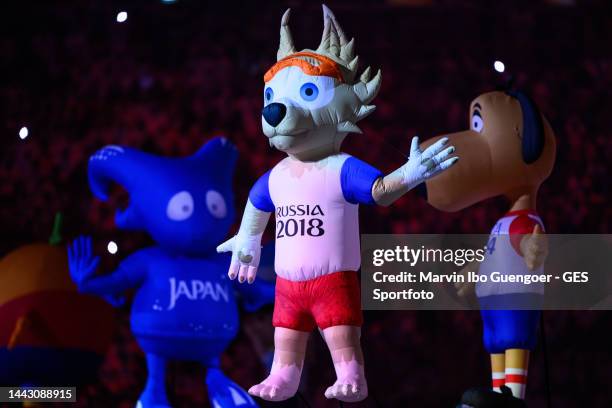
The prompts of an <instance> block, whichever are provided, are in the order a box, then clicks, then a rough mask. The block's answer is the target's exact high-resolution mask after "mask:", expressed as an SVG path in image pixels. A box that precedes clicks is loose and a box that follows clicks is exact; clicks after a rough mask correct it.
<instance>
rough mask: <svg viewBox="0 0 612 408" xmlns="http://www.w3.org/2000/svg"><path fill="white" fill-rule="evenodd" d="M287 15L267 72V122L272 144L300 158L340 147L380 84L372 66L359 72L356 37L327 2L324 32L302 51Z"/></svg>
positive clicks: (371, 108) (371, 107) (369, 110)
mask: <svg viewBox="0 0 612 408" xmlns="http://www.w3.org/2000/svg"><path fill="white" fill-rule="evenodd" d="M289 14H290V11H289V10H287V11H286V12H285V14H284V15H283V18H282V21H281V30H280V46H279V48H278V53H277V60H278V61H277V62H276V64H274V65H273V66H272V67H271V68H270V69H269V70H268V72H266V74H265V76H264V81H265V87H264V108H263V111H262V127H263V132H264V134H265V135H266V136H267V137H268V138H269V141H270V145H271V146H274V147H276V148H277V149H279V150H281V151H283V152H286V153H288V154H290V155H292V156H295V157H296V158H298V159H309V158H311V157H317V156H319V155H321V154H322V155H325V154H330V153H332V152H337V151H338V150H339V149H340V145H341V143H342V141H343V140H344V138H345V137H346V135H347V133H349V132H354V133H361V130H360V129H359V128H358V127H357V125H356V123H357V122H358V121H359V120H361V119H363V118H365V117H366V116H368V115H369V114H370V113H372V112H373V111H374V109H375V106H374V105H369V103H370V102H371V101H372V99H374V97H375V96H376V94H377V93H378V90H379V89H380V84H381V73H380V70H379V71H378V72H377V73H376V75H374V77H373V78H371V79H370V68H369V67H368V68H367V69H366V70H365V71H364V72H363V73H362V74H361V76H360V77H359V78H358V79H356V78H357V68H358V67H357V65H358V59H359V57H357V56H356V55H355V51H354V44H355V42H354V39H351V40H350V41H348V40H347V38H346V36H345V34H344V32H343V31H342V28H340V25H339V24H338V22H337V21H336V17H335V16H334V15H333V13H332V12H331V10H330V9H329V8H327V7H326V6H325V5H324V6H323V23H324V28H323V36H322V38H321V43H320V44H319V47H318V48H317V49H316V50H309V49H305V50H302V51H300V52H297V51H296V49H295V46H294V45H293V39H292V37H291V32H290V31H289Z"/></svg>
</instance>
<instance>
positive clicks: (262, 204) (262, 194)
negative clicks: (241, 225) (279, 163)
mask: <svg viewBox="0 0 612 408" xmlns="http://www.w3.org/2000/svg"><path fill="white" fill-rule="evenodd" d="M270 171H271V170H268V171H267V172H266V174H264V175H263V176H261V177H260V178H259V180H257V181H256V182H255V184H254V185H253V187H252V188H251V191H250V192H249V201H250V202H251V204H253V205H254V206H255V208H257V209H258V210H260V211H265V212H274V203H273V202H272V198H271V197H270V188H269V187H268V179H269V178H270Z"/></svg>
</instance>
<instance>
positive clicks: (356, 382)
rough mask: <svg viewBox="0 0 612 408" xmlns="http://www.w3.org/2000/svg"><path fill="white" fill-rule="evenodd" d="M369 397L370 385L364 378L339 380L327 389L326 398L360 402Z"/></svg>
mask: <svg viewBox="0 0 612 408" xmlns="http://www.w3.org/2000/svg"><path fill="white" fill-rule="evenodd" d="M367 397H368V385H367V383H366V382H365V381H364V379H362V378H358V379H353V380H338V381H336V382H335V383H334V385H332V386H331V387H329V388H327V390H326V391H325V398H327V399H332V398H336V399H338V400H340V401H344V402H359V401H363V400H364V399H366V398H367Z"/></svg>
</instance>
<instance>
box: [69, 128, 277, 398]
mask: <svg viewBox="0 0 612 408" xmlns="http://www.w3.org/2000/svg"><path fill="white" fill-rule="evenodd" d="M236 157H237V151H236V148H235V147H234V145H233V144H231V143H230V142H229V141H227V140H226V139H224V138H216V139H213V140H211V141H209V142H208V143H206V144H205V145H204V146H203V147H202V148H201V149H200V150H199V151H198V152H196V153H195V154H194V155H192V156H189V157H185V158H180V159H176V158H167V157H159V156H154V155H151V154H147V153H143V152H141V151H138V150H134V149H129V148H127V147H121V146H107V147H105V148H103V149H101V150H99V151H98V152H96V153H95V154H94V155H93V156H92V157H91V158H90V161H89V185H90V187H91V190H92V191H93V193H94V194H95V195H96V196H98V197H99V198H101V199H103V200H106V199H107V198H108V191H109V189H110V186H111V184H112V183H114V182H116V183H119V184H120V185H121V186H122V187H124V188H125V189H126V190H127V191H128V192H129V193H130V204H129V206H128V207H127V208H126V209H125V210H120V211H118V212H117V215H116V217H115V221H116V223H117V226H119V228H122V229H130V230H144V231H147V232H148V233H149V234H150V235H151V237H152V238H153V239H154V240H155V241H156V244H155V245H153V246H151V247H148V248H144V249H141V250H139V251H137V252H134V253H133V254H131V255H130V256H128V257H127V258H126V259H124V260H123V261H122V262H121V263H120V264H119V267H118V268H117V270H116V271H114V272H112V273H107V274H96V273H95V271H96V269H97V266H98V264H99V261H100V258H99V257H96V256H94V255H93V253H92V244H91V238H86V237H81V238H79V239H77V240H76V241H75V242H74V243H73V245H72V246H71V247H70V248H69V250H68V258H69V265H70V272H71V275H72V278H73V280H74V281H75V282H76V284H77V286H78V288H79V290H80V291H81V292H84V293H92V294H97V295H100V296H104V297H106V298H110V299H117V298H118V297H119V298H120V297H121V296H122V294H123V293H124V292H125V291H126V290H128V289H136V293H135V296H134V302H133V305H132V310H131V326H132V332H133V333H134V337H136V340H137V341H138V343H139V344H140V346H141V347H142V349H143V351H144V352H145V354H146V359H147V366H148V371H149V376H148V379H147V384H146V387H145V390H144V391H143V393H142V394H141V396H140V399H139V401H138V404H137V407H140V408H147V407H156V408H158V407H168V406H169V403H168V399H167V396H166V389H165V373H166V362H167V360H169V359H177V360H191V361H198V362H200V363H202V364H203V365H204V366H205V367H206V368H207V372H206V385H207V387H208V396H209V398H210V401H211V405H212V406H213V407H215V408H216V407H237V406H239V407H255V406H256V404H255V402H254V401H253V400H252V399H251V397H250V396H249V395H248V394H247V393H246V392H244V391H243V390H242V389H241V388H240V387H239V386H238V385H237V384H235V383H234V382H232V381H231V380H230V379H229V378H227V377H226V376H225V375H224V374H223V373H222V372H221V370H220V367H219V357H220V355H221V353H223V351H224V350H225V349H226V348H227V346H228V345H229V343H230V342H231V341H232V340H233V339H234V338H235V337H236V334H237V332H238V324H239V321H238V307H237V302H236V295H235V293H234V289H237V290H238V294H239V296H240V298H241V300H242V301H243V302H242V304H243V305H244V306H245V308H246V309H247V310H249V311H251V310H255V309H257V308H259V307H260V306H261V305H263V304H265V303H271V302H272V299H273V297H274V287H273V285H272V284H271V283H267V282H265V281H261V282H258V284H257V285H251V286H245V285H234V284H232V282H230V281H229V279H227V276H226V274H225V271H226V268H227V265H229V262H230V259H229V256H223V255H219V254H217V253H216V252H215V247H216V246H217V245H218V244H219V242H222V240H223V239H224V238H225V236H226V235H227V233H228V231H229V229H230V227H231V225H232V222H233V219H234V215H235V210H234V203H233V193H232V175H233V171H234V166H235V163H236Z"/></svg>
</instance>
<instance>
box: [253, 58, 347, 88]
mask: <svg viewBox="0 0 612 408" xmlns="http://www.w3.org/2000/svg"><path fill="white" fill-rule="evenodd" d="M309 60H315V61H316V64H313V63H311V62H310V61H309ZM286 67H298V68H300V69H301V70H302V71H303V72H304V73H305V74H307V75H312V76H328V77H332V78H335V79H337V80H338V81H340V82H344V78H343V77H342V72H340V66H339V65H338V63H337V62H336V61H334V60H333V59H331V58H328V57H325V56H323V55H320V54H315V53H314V52H298V53H295V54H291V55H289V56H288V57H285V58H283V59H282V60H280V61H278V62H277V63H276V64H274V65H272V67H271V68H270V69H269V70H268V72H266V74H265V75H264V82H268V81H270V80H271V79H272V78H274V75H276V73H277V72H278V71H280V70H282V69H283V68H286Z"/></svg>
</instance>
